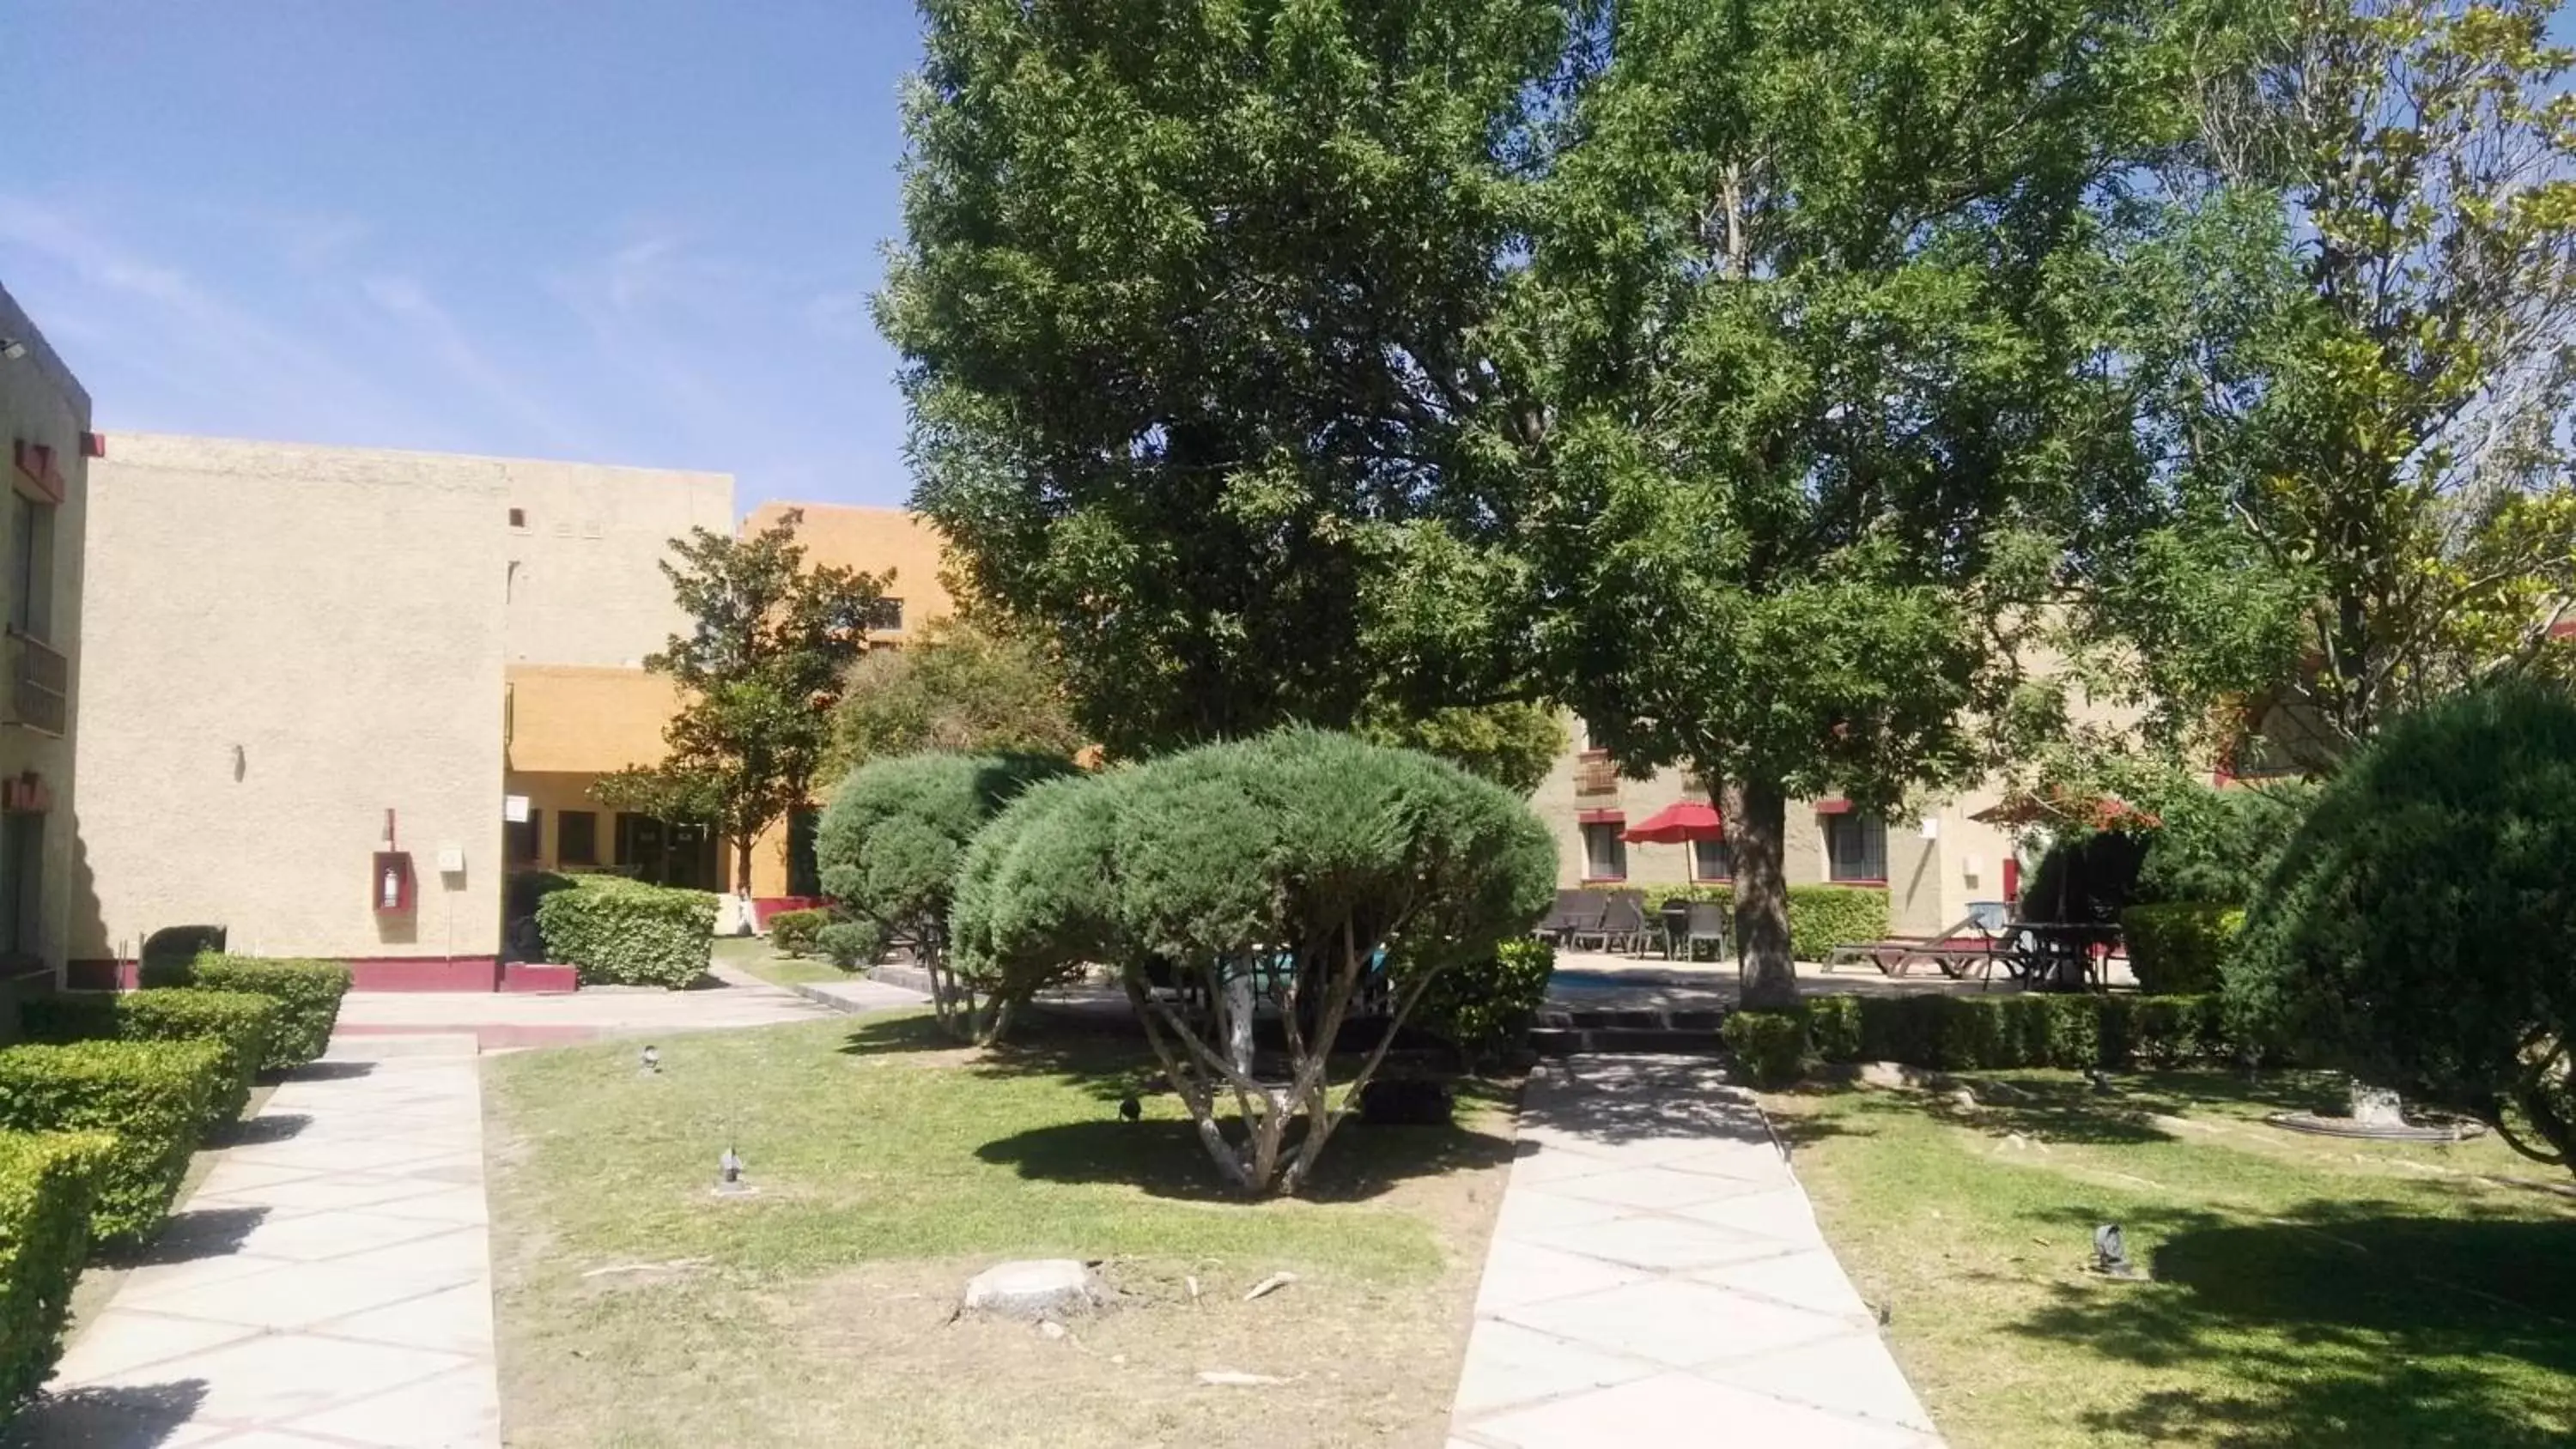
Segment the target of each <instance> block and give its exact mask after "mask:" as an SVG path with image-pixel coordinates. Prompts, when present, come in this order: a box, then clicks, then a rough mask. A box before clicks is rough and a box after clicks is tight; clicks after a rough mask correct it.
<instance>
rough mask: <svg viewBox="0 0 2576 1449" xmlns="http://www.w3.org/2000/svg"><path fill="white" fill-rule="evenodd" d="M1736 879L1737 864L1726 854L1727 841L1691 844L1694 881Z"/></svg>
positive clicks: (1696, 841) (1695, 842)
mask: <svg viewBox="0 0 2576 1449" xmlns="http://www.w3.org/2000/svg"><path fill="white" fill-rule="evenodd" d="M1734 878H1735V862H1734V860H1733V859H1731V858H1730V857H1729V856H1728V855H1727V853H1726V842H1725V841H1723V840H1694V841H1692V842H1691V879H1692V880H1732V879H1734Z"/></svg>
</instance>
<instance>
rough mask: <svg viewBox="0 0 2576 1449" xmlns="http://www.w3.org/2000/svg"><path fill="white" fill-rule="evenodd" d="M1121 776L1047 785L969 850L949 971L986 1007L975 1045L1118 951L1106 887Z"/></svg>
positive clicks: (961, 873) (1013, 806)
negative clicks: (1048, 991) (1041, 995)
mask: <svg viewBox="0 0 2576 1449" xmlns="http://www.w3.org/2000/svg"><path fill="white" fill-rule="evenodd" d="M1126 778H1127V777H1126V775H1125V774H1124V773H1123V772H1117V773H1112V774H1109V775H1105V776H1092V775H1067V776H1062V777H1059V778H1056V779H1052V780H1041V781H1039V782H1038V783H1036V784H1034V785H1031V786H1029V787H1028V788H1027V789H1026V790H1024V791H1022V792H1020V794H1019V796H1018V797H1017V798H1015V799H1013V800H1012V801H1011V803H1010V804H1008V805H1006V806H1004V807H1003V809H1002V812H1001V813H1000V814H999V815H996V816H994V817H993V819H992V822H991V823H990V824H987V825H986V826H985V827H984V828H983V829H982V830H980V831H978V832H976V835H975V838H974V839H973V840H972V841H970V842H969V843H968V844H967V847H966V854H965V856H964V858H963V859H962V860H961V861H960V862H959V863H958V867H957V886H956V897H955V900H954V901H953V903H952V904H951V905H950V907H949V912H948V922H949V928H948V945H949V960H948V965H949V969H950V971H951V972H952V973H953V974H954V976H955V978H956V980H958V981H959V982H960V983H962V984H964V985H965V986H966V987H967V989H969V990H970V991H973V992H975V993H976V994H978V995H979V996H980V997H981V998H982V999H983V1000H984V1001H985V1003H986V1008H985V1010H984V1012H983V1013H982V1018H983V1019H982V1020H980V1021H978V1022H977V1023H975V1032H976V1035H977V1036H978V1037H979V1039H985V1040H989V1039H991V1038H992V1037H993V1036H995V1035H998V1034H999V1033H1000V1032H1001V1031H1002V1030H1003V1029H1005V1028H1006V1027H1007V1026H1008V1024H1009V1021H1010V1016H1011V1013H1012V1012H1013V1011H1014V1010H1016V1009H1017V1007H1018V1006H1019V1005H1021V1004H1022V1003H1025V1002H1026V1001H1027V1000H1028V999H1029V998H1030V997H1031V996H1034V995H1035V994H1036V993H1038V992H1039V991H1042V990H1044V989H1045V988H1047V987H1049V986H1052V985H1057V984H1059V983H1062V982H1064V981H1068V980H1071V979H1073V978H1075V977H1077V976H1079V975H1080V974H1081V972H1082V970H1083V969H1084V967H1086V966H1088V965H1091V964H1094V963H1104V964H1105V963H1107V962H1108V961H1109V960H1110V959H1111V958H1112V954H1113V952H1114V951H1115V950H1116V947H1115V944H1114V942H1115V939H1116V935H1117V930H1116V926H1115V923H1114V918H1115V916H1116V908H1115V902H1114V901H1112V900H1111V899H1110V896H1109V892H1108V890H1107V888H1106V884H1105V883H1106V882H1107V881H1108V880H1109V878H1110V856H1111V852H1112V849H1113V848H1114V846H1115V844H1116V837H1117V819H1118V799H1119V790H1120V788H1121V785H1122V782H1123V781H1124V780H1125V779H1126Z"/></svg>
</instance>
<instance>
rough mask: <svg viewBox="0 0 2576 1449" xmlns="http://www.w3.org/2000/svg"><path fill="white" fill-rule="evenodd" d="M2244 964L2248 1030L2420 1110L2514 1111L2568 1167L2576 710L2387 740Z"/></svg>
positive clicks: (2560, 707) (2342, 800) (2273, 897)
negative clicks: (2392, 1090)
mask: <svg viewBox="0 0 2576 1449" xmlns="http://www.w3.org/2000/svg"><path fill="white" fill-rule="evenodd" d="M2237 960H2238V965H2237V968H2236V969H2235V970H2234V971H2233V972H2232V973H2231V974H2230V976H2229V978H2228V983H2227V985H2228V994H2229V996H2230V998H2231V1003H2232V1005H2233V1006H2234V1007H2235V1009H2236V1010H2237V1012H2238V1013H2239V1016H2240V1019H2242V1020H2243V1021H2245V1022H2246V1023H2247V1024H2248V1025H2249V1026H2250V1027H2251V1028H2253V1029H2255V1030H2258V1031H2261V1032H2264V1033H2266V1034H2267V1035H2270V1034H2278V1035H2280V1036H2283V1037H2285V1038H2286V1039H2288V1040H2290V1041H2292V1042H2295V1043H2299V1044H2301V1045H2304V1046H2306V1047H2309V1048H2311V1049H2313V1050H2315V1051H2316V1052H2318V1053H2320V1054H2321V1055H2322V1056H2323V1057H2325V1058H2326V1059H2327V1060H2330V1061H2333V1062H2336V1063H2338V1064H2343V1065H2347V1066H2349V1067H2350V1068H2352V1069H2353V1070H2354V1071H2355V1072H2356V1073H2357V1074H2359V1075H2361V1076H2363V1077H2364V1078H2365V1079H2366V1080H2369V1081H2372V1082H2376V1083H2379V1084H2382V1085H2386V1086H2392V1087H2396V1088H2398V1089H2399V1090H2401V1091H2403V1092H2405V1093H2406V1094H2408V1095H2409V1096H2412V1097H2416V1098H2418V1099H2421V1100H2424V1101H2427V1102H2430V1103H2434V1104H2438V1105H2441V1106H2446V1107H2451V1108H2455V1109H2457V1110H2461V1111H2466V1112H2472V1113H2477V1114H2479V1115H2481V1116H2485V1117H2488V1118H2491V1119H2498V1120H2501V1119H2502V1117H2503V1115H2504V1108H2505V1107H2506V1106H2507V1105H2508V1104H2509V1105H2511V1106H2512V1107H2514V1108H2517V1109H2519V1112H2520V1115H2521V1118H2522V1121H2523V1124H2525V1125H2527V1127H2528V1130H2529V1131H2530V1132H2531V1133H2532V1134H2536V1135H2537V1137H2538V1138H2539V1139H2540V1142H2539V1143H2531V1142H2528V1141H2524V1142H2522V1145H2524V1146H2526V1147H2527V1148H2528V1149H2529V1150H2531V1151H2532V1152H2533V1153H2534V1154H2535V1155H2537V1156H2541V1157H2543V1158H2544V1159H2545V1160H2555V1161H2566V1162H2576V1116H2571V1115H2569V1112H2568V1109H2569V1108H2571V1107H2576V1051H2571V1048H2576V1043H2571V1041H2570V1036H2571V1033H2576V971H2571V970H2570V969H2569V964H2568V963H2569V962H2570V961H2571V960H2576V699H2571V698H2570V697H2569V695H2568V694H2567V693H2566V692H2565V691H2564V690H2562V689H2558V688H2555V687H2547V686H2540V685H2533V684H2511V685H2505V686H2499V687H2490V688H2485V689H2481V690H2478V691H2475V692H2473V693H2470V694H2467V695H2463V696H2461V697H2459V698H2456V699H2453V700H2451V701H2448V702H2446V703H2444V704H2441V705H2438V706H2436V707H2434V708H2432V709H2430V710H2426V711H2424V712H2422V713H2420V714H2417V715H2413V716H2409V717H2406V718H2404V719H2401V720H2399V721H2398V722H2396V723H2395V724H2393V725H2391V726H2390V727H2389V728H2388V729H2387V731H2386V732H2385V733H2384V734H2382V735H2381V737H2380V738H2379V739H2378V740H2377V742H2375V743H2374V744H2373V745H2371V746H2370V747H2369V748H2367V749H2365V750H2364V751H2362V752H2361V753H2360V754H2359V755H2357V756H2355V757H2354V758H2353V759H2352V761H2351V762H2350V763H2349V764H2348V765H2347V766H2346V768H2345V769H2344V771H2343V772H2342V773H2341V774H2340V775H2338V776H2336V777H2335V779H2334V780H2333V781H2332V782H2331V783H2329V784H2328V785H2327V786H2326V788H2325V791H2324V793H2323V794H2322V795H2321V796H2320V797H2319V799H2318V801H2317V805H2316V808H2315V809H2314V810H2313V811H2312V812H2310V814H2309V815H2308V818H2307V822H2306V824H2305V825H2304V826H2302V827H2301V829H2300V831H2299V833H2298V836H2297V838H2296V839H2295V840H2293V841H2292V842H2291V844H2290V846H2289V848H2288V849H2287V850H2286V851H2285V852H2284V853H2283V855H2282V857H2281V860H2280V863H2279V865H2278V866H2277V868H2276V869H2275V871H2274V873H2273V875H2272V878H2271V881H2270V882H2269V884H2268V886H2267V888H2266V889H2265V890H2264V891H2263V893H2262V894H2261V895H2260V896H2258V897H2257V898H2256V900H2255V903H2254V907H2253V909H2252V911H2251V913H2250V915H2249V918H2248V920H2247V923H2246V933H2245V939H2244V941H2243V943H2242V946H2241V948H2240V950H2239V953H2238V958H2237ZM2513 1135H2514V1136H2515V1138H2516V1139H2518V1140H2519V1139H2521V1138H2522V1135H2523V1134H2522V1132H2521V1130H2519V1129H2515V1130H2514V1132H2513ZM2543 1144H2545V1146H2544V1145H2543Z"/></svg>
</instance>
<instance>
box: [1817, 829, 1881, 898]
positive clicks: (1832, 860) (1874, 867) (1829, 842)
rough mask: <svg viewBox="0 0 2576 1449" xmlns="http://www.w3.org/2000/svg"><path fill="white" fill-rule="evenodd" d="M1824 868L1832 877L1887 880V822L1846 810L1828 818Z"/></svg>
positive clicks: (1838, 878)
mask: <svg viewBox="0 0 2576 1449" xmlns="http://www.w3.org/2000/svg"><path fill="white" fill-rule="evenodd" d="M1825 867H1826V878H1827V879H1830V880H1853V881H1885V880H1886V879H1887V822H1886V821H1884V820H1881V819H1879V818H1878V817H1877V816H1875V815H1861V814H1858V813H1853V812H1846V813H1844V814H1841V815H1828V816H1826V817H1825Z"/></svg>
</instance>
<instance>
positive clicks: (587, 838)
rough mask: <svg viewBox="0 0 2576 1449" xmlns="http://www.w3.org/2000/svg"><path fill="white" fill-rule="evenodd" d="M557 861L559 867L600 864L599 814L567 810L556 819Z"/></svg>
mask: <svg viewBox="0 0 2576 1449" xmlns="http://www.w3.org/2000/svg"><path fill="white" fill-rule="evenodd" d="M555 861H556V863H557V864H559V865H597V864H599V812H598V811H596V810H566V811H564V812H563V813H562V814H560V815H558V816H556V817H555Z"/></svg>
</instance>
